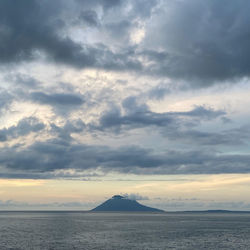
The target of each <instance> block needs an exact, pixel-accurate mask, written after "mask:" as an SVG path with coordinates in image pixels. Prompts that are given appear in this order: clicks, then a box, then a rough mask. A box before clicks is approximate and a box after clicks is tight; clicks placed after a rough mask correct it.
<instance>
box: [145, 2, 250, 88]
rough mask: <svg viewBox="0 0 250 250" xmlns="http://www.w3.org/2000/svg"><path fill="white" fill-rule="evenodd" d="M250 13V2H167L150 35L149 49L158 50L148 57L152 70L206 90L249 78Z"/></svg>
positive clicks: (159, 11) (154, 72)
mask: <svg viewBox="0 0 250 250" xmlns="http://www.w3.org/2000/svg"><path fill="white" fill-rule="evenodd" d="M164 5H165V6H164ZM249 7H250V3H249V1H246V0H239V1H227V0H222V1H216V0H212V1H201V0H191V1H171V2H165V4H163V6H162V8H161V9H159V10H158V12H156V13H155V16H154V18H152V21H151V24H152V25H151V29H149V30H148V33H147V38H146V40H147V41H148V44H151V46H152V48H153V47H156V48H158V50H154V49H152V50H151V51H150V50H149V51H144V54H145V56H146V58H147V59H148V60H149V61H151V64H150V67H149V68H148V70H151V72H152V73H153V74H159V75H161V74H162V75H166V76H171V77H177V78H184V79H190V78H197V79H200V80H201V81H199V82H197V83H196V84H198V83H199V84H200V85H204V84H210V82H209V81H214V80H219V81H220V80H226V79H234V78H237V77H244V76H249V75H250V70H249V69H250V59H249V58H250V46H249V44H250V35H249V29H248V23H249V21H250V17H249V15H248V12H247V9H249ZM202 80H203V81H202ZM204 81H205V82H204Z"/></svg>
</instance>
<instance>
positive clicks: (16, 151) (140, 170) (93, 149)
mask: <svg viewBox="0 0 250 250" xmlns="http://www.w3.org/2000/svg"><path fill="white" fill-rule="evenodd" d="M249 160H250V155H249V154H245V155H242V154H220V153H218V152H215V151H207V150H204V151H201V150H199V151H165V152H164V153H155V152H154V151H153V150H152V149H146V148H141V147H138V146H128V147H120V148H109V147H105V146H100V145H96V146H91V145H84V144H75V143H69V142H66V141H64V140H56V139H54V140H48V141H45V142H36V143H34V144H32V145H31V146H28V147H26V148H21V147H20V146H18V145H16V146H14V147H5V148H2V150H1V152H0V166H2V170H1V176H8V177H9V178H10V177H11V174H12V173H14V174H16V175H14V176H19V178H21V176H24V177H26V178H27V177H29V178H32V176H33V178H39V177H40V178H41V177H42V178H60V177H62V176H60V175H56V172H54V171H56V170H67V169H71V170H76V174H75V177H79V175H78V174H77V172H78V171H86V170H88V171H89V170H92V171H95V170H97V169H98V170H99V171H102V172H103V173H108V172H113V171H117V172H120V173H134V174H218V173H249V172H250V168H249ZM17 174H18V175H17ZM63 177H64V178H67V176H63ZM72 177H74V175H73V176H72V175H71V178H72Z"/></svg>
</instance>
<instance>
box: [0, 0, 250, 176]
mask: <svg viewBox="0 0 250 250" xmlns="http://www.w3.org/2000/svg"><path fill="white" fill-rule="evenodd" d="M248 7H250V6H249V2H248V1H246V0H239V1H233V0H228V1H215V0H211V1H205V2H204V1H201V0H190V1H182V0H180V1H179V0H173V1H163V0H154V1H152V0H138V1H132V0H125V1H119V0H94V1H85V0H73V1H66V0H55V1H49V0H45V1H38V0H27V1H18V0H2V1H1V3H0V71H1V75H0V82H1V87H0V116H1V117H0V122H1V123H0V147H1V150H0V176H1V177H5V178H8V177H9V178H35V179H36V178H83V176H85V177H88V176H95V175H99V176H102V175H105V174H107V173H113V174H114V173H120V174H123V173H126V174H137V175H141V174H217V173H248V172H250V168H249V166H248V162H249V159H250V154H249V119H248V117H249V111H248V108H247V107H248V106H249V105H250V102H249V98H248V97H249V92H250V87H249V75H250V70H249V69H250V67H249V65H250V46H249V44H250V36H249V31H248V30H249V28H248V26H249V21H250V20H249V15H248V12H247V10H248Z"/></svg>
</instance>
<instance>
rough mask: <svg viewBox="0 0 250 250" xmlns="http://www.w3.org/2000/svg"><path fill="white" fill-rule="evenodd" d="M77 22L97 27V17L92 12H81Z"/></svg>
mask: <svg viewBox="0 0 250 250" xmlns="http://www.w3.org/2000/svg"><path fill="white" fill-rule="evenodd" d="M79 20H80V21H83V22H84V23H86V24H87V25H90V26H97V25H98V23H99V21H98V16H97V14H96V12H95V11H93V10H85V11H82V12H81V13H80V15H79Z"/></svg>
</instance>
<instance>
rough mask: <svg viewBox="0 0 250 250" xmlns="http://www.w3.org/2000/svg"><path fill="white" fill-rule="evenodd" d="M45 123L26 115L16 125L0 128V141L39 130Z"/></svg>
mask: <svg viewBox="0 0 250 250" xmlns="http://www.w3.org/2000/svg"><path fill="white" fill-rule="evenodd" d="M44 128H45V125H44V124H43V123H42V122H41V121H39V120H38V119H37V118H35V117H28V118H24V119H22V120H20V121H19V122H18V124H17V125H15V126H11V127H9V128H3V129H1V130H0V141H2V142H3V141H7V140H9V139H12V138H18V137H20V136H24V135H28V134H29V133H31V132H39V131H41V130H43V129H44Z"/></svg>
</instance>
